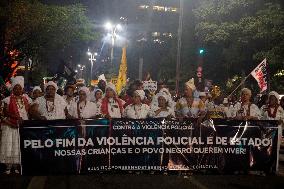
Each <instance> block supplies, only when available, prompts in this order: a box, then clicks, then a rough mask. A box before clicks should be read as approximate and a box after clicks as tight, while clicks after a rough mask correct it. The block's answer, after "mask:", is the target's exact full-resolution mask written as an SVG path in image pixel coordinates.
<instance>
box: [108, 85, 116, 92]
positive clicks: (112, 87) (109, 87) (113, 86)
mask: <svg viewBox="0 0 284 189" xmlns="http://www.w3.org/2000/svg"><path fill="white" fill-rule="evenodd" d="M107 89H111V90H113V92H114V93H115V94H116V88H115V85H114V84H113V83H108V84H107V85H106V90H107Z"/></svg>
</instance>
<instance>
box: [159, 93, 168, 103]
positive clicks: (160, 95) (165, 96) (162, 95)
mask: <svg viewBox="0 0 284 189" xmlns="http://www.w3.org/2000/svg"><path fill="white" fill-rule="evenodd" d="M156 96H157V100H158V99H159V97H163V98H164V99H166V102H169V96H168V95H166V94H165V93H158V94H156Z"/></svg>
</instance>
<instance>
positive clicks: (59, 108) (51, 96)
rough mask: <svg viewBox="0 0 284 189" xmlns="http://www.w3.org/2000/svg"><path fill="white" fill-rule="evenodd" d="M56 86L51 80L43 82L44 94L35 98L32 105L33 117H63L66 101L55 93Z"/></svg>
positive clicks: (44, 118) (46, 118)
mask: <svg viewBox="0 0 284 189" xmlns="http://www.w3.org/2000/svg"><path fill="white" fill-rule="evenodd" d="M57 89H58V87H57V85H56V83H54V82H53V81H49V82H48V83H47V84H45V95H44V96H42V97H39V98H37V99H36V100H35V101H34V104H33V106H32V111H31V113H32V116H33V118H34V119H41V120H55V119H65V118H66V116H65V113H66V112H67V103H66V101H65V100H64V99H63V98H62V97H61V96H59V95H58V94H56V91H57Z"/></svg>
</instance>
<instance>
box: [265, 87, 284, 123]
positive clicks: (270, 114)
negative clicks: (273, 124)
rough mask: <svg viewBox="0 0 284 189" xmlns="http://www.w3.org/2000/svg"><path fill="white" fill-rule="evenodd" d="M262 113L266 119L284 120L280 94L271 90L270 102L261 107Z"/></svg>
mask: <svg viewBox="0 0 284 189" xmlns="http://www.w3.org/2000/svg"><path fill="white" fill-rule="evenodd" d="M261 115H262V119H264V120H284V111H283V109H282V107H281V106H280V105H279V94H278V93H277V92H275V91H271V92H270V93H269V95H268V103H267V104H266V105H263V106H262V107H261Z"/></svg>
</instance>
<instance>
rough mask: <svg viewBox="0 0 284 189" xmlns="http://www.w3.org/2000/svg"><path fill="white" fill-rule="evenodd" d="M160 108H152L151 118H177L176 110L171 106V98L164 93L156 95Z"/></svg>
mask: <svg viewBox="0 0 284 189" xmlns="http://www.w3.org/2000/svg"><path fill="white" fill-rule="evenodd" d="M156 96H157V98H158V106H153V107H151V110H150V116H151V117H153V118H173V117H175V112H174V109H173V108H171V106H170V105H169V103H168V102H169V98H170V97H169V96H167V95H165V94H164V93H158V94H156Z"/></svg>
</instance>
